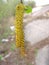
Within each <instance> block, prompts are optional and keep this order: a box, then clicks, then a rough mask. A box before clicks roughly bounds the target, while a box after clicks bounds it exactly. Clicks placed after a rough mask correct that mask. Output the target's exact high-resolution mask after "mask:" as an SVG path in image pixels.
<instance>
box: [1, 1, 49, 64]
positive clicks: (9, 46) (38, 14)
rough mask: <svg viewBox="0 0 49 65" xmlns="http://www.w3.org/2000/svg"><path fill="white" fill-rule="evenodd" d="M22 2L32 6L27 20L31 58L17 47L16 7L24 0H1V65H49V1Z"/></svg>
mask: <svg viewBox="0 0 49 65" xmlns="http://www.w3.org/2000/svg"><path fill="white" fill-rule="evenodd" d="M22 1H23V4H24V5H26V6H30V7H32V12H31V13H29V14H27V13H25V14H24V21H23V23H24V33H25V42H26V49H27V53H28V57H27V58H25V59H24V58H20V56H19V55H20V54H19V52H18V50H17V49H16V46H15V33H14V21H15V9H16V5H17V4H18V3H20V0H0V65H49V0H22ZM33 50H34V51H33ZM10 55H11V56H10ZM4 57H5V59H3V58H4ZM2 59H3V60H2Z"/></svg>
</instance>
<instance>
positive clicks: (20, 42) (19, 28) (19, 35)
mask: <svg viewBox="0 0 49 65" xmlns="http://www.w3.org/2000/svg"><path fill="white" fill-rule="evenodd" d="M23 16H24V5H23V4H22V3H20V4H18V5H17V6H16V15H15V18H16V20H15V34H16V47H17V48H19V47H20V52H21V54H22V55H24V54H25V48H24V32H23Z"/></svg>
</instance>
